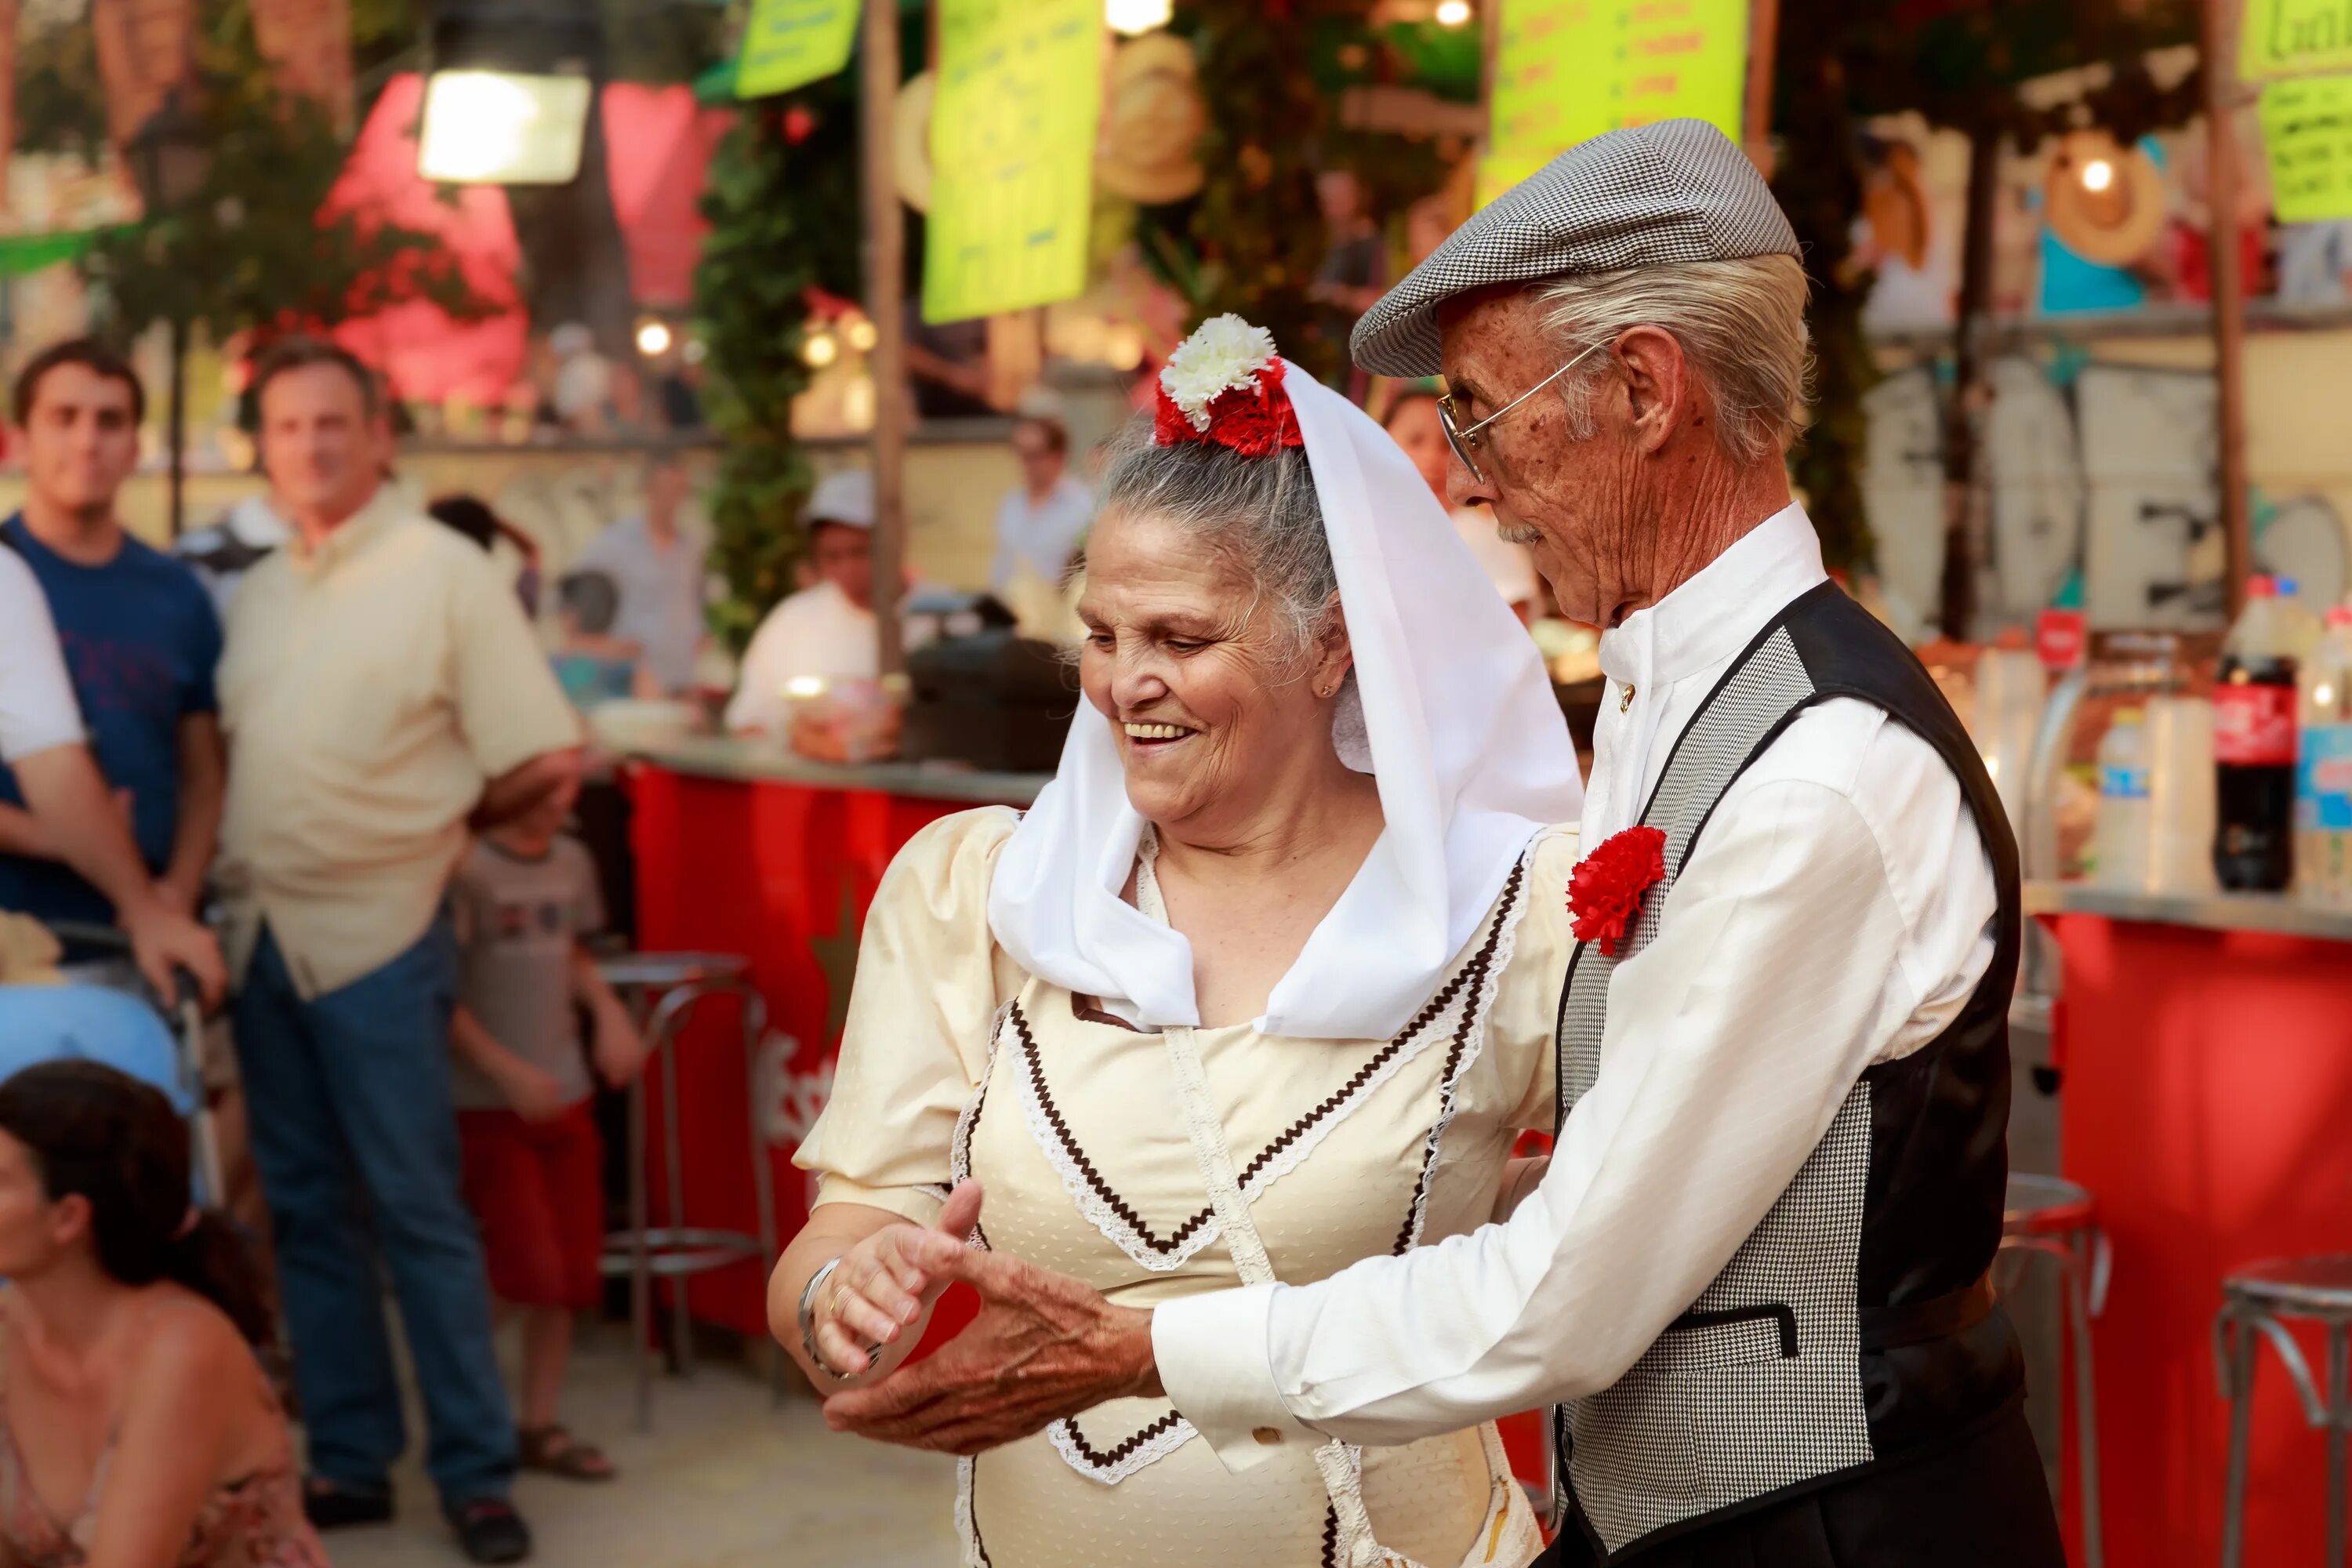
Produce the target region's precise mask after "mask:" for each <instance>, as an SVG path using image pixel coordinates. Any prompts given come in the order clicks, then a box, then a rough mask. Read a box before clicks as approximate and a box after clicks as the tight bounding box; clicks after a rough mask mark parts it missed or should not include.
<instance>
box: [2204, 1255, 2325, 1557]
mask: <svg viewBox="0 0 2352 1568" xmlns="http://www.w3.org/2000/svg"><path fill="white" fill-rule="evenodd" d="M2290 1321H2302V1322H2310V1323H2318V1324H2321V1325H2323V1326H2324V1328H2325V1329H2326V1334H2327V1392H2326V1395H2325V1396H2324V1397H2323V1396H2322V1394H2321V1393H2320V1390H2319V1385H2318V1384H2316V1383H2315V1382H2314V1381H2313V1379H2312V1375H2311V1363H2309V1362H2307V1361H2305V1359H2304V1356H2303V1349H2302V1347H2301V1346H2299V1345H2297V1344H2296V1343H2295V1342H2294V1335H2293V1334H2291V1333H2289V1332H2288V1331H2287V1329H2286V1325H2287V1323H2288V1322H2290ZM2258 1334H2259V1335H2260V1336H2261V1337H2262V1338H2263V1339H2266V1340H2268V1341H2270V1342H2271V1346H2272V1348H2273V1349H2274V1350H2276V1351H2277V1352H2278V1357H2279V1360H2280V1361H2282V1362H2284V1363H2285V1364H2286V1374H2287V1380H2288V1381H2289V1382H2291V1383H2293V1384H2294V1392H2295V1396H2296V1397H2297V1398H2299V1399H2301V1400H2302V1401H2303V1414H2304V1419H2305V1420H2306V1421H2308V1422H2310V1423H2311V1425H2313V1426H2321V1427H2325V1428H2326V1431H2327V1562H2328V1563H2329V1564H2330V1565H2331V1568H2336V1565H2339V1564H2341V1563H2343V1562H2344V1554H2345V1549H2346V1548H2347V1545H2352V1521H2347V1506H2346V1485H2347V1479H2346V1475H2345V1459H2346V1456H2347V1448H2348V1447H2352V1256H2345V1255H2335V1256H2324V1257H2318V1258H2279V1259H2276V1260H2274V1261H2272V1262H2268V1263H2257V1264H2254V1265H2253V1266H2252V1267H2251V1268H2241V1269H2240V1270H2238V1271H2237V1272H2236V1273H2235V1274H2232V1275H2231V1276H2230V1277H2229V1278H2228V1279H2224V1280H2223V1281H2221V1314H2220V1315H2219V1316H2218V1317H2216V1318H2215V1319H2214V1320H2213V1355H2214V1365H2215V1368H2216V1370H2217V1371H2219V1372H2220V1373H2221V1397H2222V1398H2224V1399H2226V1400H2228V1401H2229V1402H2230V1479H2229V1490H2228V1492H2227V1494H2226V1495H2225V1496H2224V1498H2223V1500H2222V1505H2221V1564H2222V1568H2238V1563H2239V1560H2240V1553H2241V1552H2242V1548H2243V1543H2244V1538H2245V1529H2246V1459H2247V1455H2248V1451H2249V1449H2250V1448H2251V1447H2252V1442H2253V1433H2254V1339H2255V1336H2256V1335H2258Z"/></svg>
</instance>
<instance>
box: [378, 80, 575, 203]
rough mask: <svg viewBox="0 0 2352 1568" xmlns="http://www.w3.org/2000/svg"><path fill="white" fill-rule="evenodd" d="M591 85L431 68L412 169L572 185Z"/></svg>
mask: <svg viewBox="0 0 2352 1568" xmlns="http://www.w3.org/2000/svg"><path fill="white" fill-rule="evenodd" d="M591 90H592V89H591V87H590V83H589V80H588V79H587V78H586V77H584V76H525V75H521V74H519V73H517V72H514V71H489V70H446V71H435V72H434V73H433V76H432V79H430V80H429V81H428V82H427V83H426V84H425V132H424V135H423V136H422V137H421V138H420V146H419V148H418V153H417V159H416V169H417V173H419V174H422V175H424V176H425V178H426V179H428V180H432V181H435V182H436V183H439V184H453V185H562V184H570V183H571V182H572V178H573V177H574V176H575V175H577V174H579V173H580V148H581V143H582V142H583V141H584V140H585V138H586V135H587V131H588V102H589V94H590V91H591Z"/></svg>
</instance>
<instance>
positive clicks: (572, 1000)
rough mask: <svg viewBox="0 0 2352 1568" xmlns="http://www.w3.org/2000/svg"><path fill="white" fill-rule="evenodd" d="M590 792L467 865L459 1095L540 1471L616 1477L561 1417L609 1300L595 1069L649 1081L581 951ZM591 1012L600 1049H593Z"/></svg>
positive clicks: (622, 1015)
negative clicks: (518, 1316) (576, 1366)
mask: <svg viewBox="0 0 2352 1568" xmlns="http://www.w3.org/2000/svg"><path fill="white" fill-rule="evenodd" d="M577 794H578V786H577V785H576V784H574V785H571V786H567V787H566V788H565V789H563V790H562V792H560V793H559V794H557V795H551V796H550V797H549V798H548V799H547V800H545V801H543V802H541V804H540V805H538V806H537V807H535V808H534V809H533V810H532V811H531V812H530V814H529V815H527V816H523V817H520V818H519V819H518V820H516V821H514V822H512V823H509V824H508V825H507V826H503V827H499V828H495V829H493V830H492V831H491V832H490V833H489V834H488V836H487V837H484V838H482V839H479V840H478V841H477V842H476V843H475V845H474V846H473V847H472V849H471V850H469V851H468V852H467V856H466V858H465V861H464V862H463V863H462V864H461V865H460V866H459V867H458V869H457V880H456V882H455V883H454V884H453V886H452V889H451V901H452V904H453V906H454V910H455V913H456V916H457V940H458V944H459V947H460V949H461V951H462V952H463V955H464V958H463V963H464V967H463V971H462V974H461V978H460V982H459V987H458V996H457V1001H458V1005H457V1013H456V1016H454V1017H453V1018H452V1020H451V1022H450V1027H449V1036H450V1044H451V1046H452V1047H454V1050H455V1055H456V1059H455V1060H454V1061H453V1062H452V1063H451V1064H450V1066H451V1072H450V1078H451V1085H450V1087H451V1089H452V1091H453V1093H454V1096H455V1099H456V1100H457V1131H458V1136H459V1139H460V1141H461V1142H462V1144H463V1147H464V1151H465V1185H466V1201H467V1204H468V1205H471V1206H472V1208H473V1210H474V1213H475V1215H476V1216H477V1217H478V1219H479V1220H480V1222H481V1226H482V1251H483V1253H484V1255H485V1257H486V1258H488V1264H489V1272H490V1290H491V1293H492V1294H493V1295H495V1296H497V1297H498V1299H499V1300H500V1301H501V1302H505V1303H507V1304H509V1305H510V1306H512V1307H515V1308H518V1309H520V1311H521V1313H522V1388H521V1390H520V1398H519V1399H518V1401H517V1408H516V1412H515V1415H516V1429H517V1436H518V1438H519V1439H520V1456H519V1457H520V1461H521V1463H522V1465H523V1467H524V1468H526V1469H539V1470H547V1471H550V1472H552V1473H553V1474H556V1475H560V1476H567V1477H570V1478H572V1479H575V1480H593V1481H601V1480H609V1479H611V1478H612V1476H613V1473H614V1471H613V1466H612V1463H611V1461H610V1460H608V1459H606V1458H604V1455H603V1454H601V1453H599V1452H598V1451H597V1450H596V1449H595V1448H594V1447H592V1446H590V1445H589V1444H586V1443H583V1442H580V1441H578V1440H576V1439H574V1438H573V1437H572V1435H571V1434H570V1433H568V1432H566V1431H565V1430H564V1429H563V1427H562V1426H561V1425H560V1424H559V1423H558V1422H557V1420H556V1418H555V1404H556V1397H557V1395H558V1394H559V1393H561V1391H562V1386H563V1369H564V1363H565V1362H566V1361H567V1360H568V1359H569V1358H570V1356H571V1352H572V1313H573V1312H574V1311H576V1310H579V1309H581V1308H583V1307H593V1306H594V1305H595V1304H596V1303H597V1300H599V1298H600V1297H601V1295H602V1294H603V1288H604V1281H603V1278H602V1276H601V1274H600V1272H599V1269H598V1260H599V1258H600V1255H601V1254H602V1252H603V1250H604V1148H603V1142H602V1141H601V1140H600V1139H599V1138H598V1137H597V1135H596V1123H595V1121H594V1119H593V1116H592V1115H591V1113H590V1105H589V1101H590V1099H591V1097H592V1096H593V1093H594V1091H595V1083H594V1081H593V1079H591V1078H590V1076H589V1062H588V1057H589V1054H591V1053H593V1058H594V1061H595V1068H596V1071H597V1072H598V1073H599V1074H601V1075H602V1076H603V1078H604V1080H605V1081H606V1082H607V1083H610V1084H612V1085H614V1086H615V1087H618V1086H619V1085H621V1084H624V1083H626V1082H627V1081H628V1080H629V1079H633V1078H635V1076H636V1074H637V1070H638V1068H640V1067H641V1066H642V1065H643V1064H644V1059H645V1046H644V1044H643V1042H642V1041H640V1040H639V1039H638V1037H637V1031H636V1027H635V1025H634V1024H633V1023H632V1022H631V1021H630V1018H629V1015H628V1012H627V1010H626V1009H625V1008H624V1007H623V1006H622V1005H621V1004H620V1000H619V998H617V997H616V996H614V994H613V990H612V987H610V986H609V985H607V984H604V978H603V976H601V975H600V974H598V973H596V966H595V963H594V962H593V960H591V959H590V957H589V956H588V953H587V951H586V950H585V949H584V948H583V947H582V945H581V938H582V937H583V936H585V935H587V934H589V933H590V932H593V931H595V930H597V929H598V928H599V927H600V926H602V925H603V924H604V910H603V908H602V904H601V900H599V899H598V897H597V894H596V871H595V867H594V864H593V862H592V861H591V860H590V859H589V858H588V851H587V850H586V849H585V848H583V847H582V846H581V844H580V843H579V841H578V840H576V839H573V838H571V837H565V836H564V834H563V833H562V826H563V823H564V819H565V817H566V816H568V815H569V814H570V813H571V810H572V800H573V798H574V796H576V795H577ZM583 1006H584V1007H586V1008H587V1010H588V1013H589V1016H590V1019H591V1020H592V1022H593V1036H592V1040H593V1044H592V1046H591V1053H583V1051H582V1049H581V1040H580V1027H579V1009H580V1008H581V1007H583Z"/></svg>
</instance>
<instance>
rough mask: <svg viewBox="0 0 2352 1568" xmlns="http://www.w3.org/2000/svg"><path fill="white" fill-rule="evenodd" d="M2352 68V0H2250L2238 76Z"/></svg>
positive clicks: (2240, 34)
mask: <svg viewBox="0 0 2352 1568" xmlns="http://www.w3.org/2000/svg"><path fill="white" fill-rule="evenodd" d="M2340 70H2352V0H2246V14H2245V18H2244V20H2243V22H2242V25H2241V26H2240V27H2239V29H2238V75H2239V76H2241V77H2242V78H2243V79H2246V80H2247V81H2261V80H2263V79H2266V78H2269V77H2274V76H2300V75H2305V74H2307V73H2309V72H2312V71H2340Z"/></svg>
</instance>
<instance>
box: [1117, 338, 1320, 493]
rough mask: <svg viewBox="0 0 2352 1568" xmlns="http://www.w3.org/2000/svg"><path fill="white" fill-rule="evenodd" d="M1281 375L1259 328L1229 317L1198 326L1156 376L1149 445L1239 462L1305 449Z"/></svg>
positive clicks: (1271, 344) (1271, 342)
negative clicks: (1217, 450) (1184, 446)
mask: <svg viewBox="0 0 2352 1568" xmlns="http://www.w3.org/2000/svg"><path fill="white" fill-rule="evenodd" d="M1282 373H1283V365H1282V360H1281V358H1280V357H1279V356H1278V355H1276V353H1275V352H1274V339H1273V338H1272V337H1271V336H1270V335H1269V334H1268V333H1267V332H1266V330H1265V328H1264V327H1254V326H1252V325H1250V324H1249V323H1248V322H1247V321H1243V320H1242V319H1241V318H1240V317H1239V316H1234V315H1224V316H1217V317H1213V318H1212V319H1211V320H1209V321H1203V322H1202V323H1201V325H1200V326H1199V327H1198V328H1197V329H1195V330H1194V331H1193V333H1192V336H1191V337H1189V338H1186V339H1185V340H1184V341H1183V342H1181V343H1179V344H1178V345H1177V347H1176V352H1175V353H1172V354H1171V355H1169V356H1168V365H1167V368H1166V369H1164V370H1162V371H1161V372H1160V381H1159V384H1158V386H1157V388H1156V389H1155V390H1156V392H1157V394H1158V395H1157V397H1156V399H1155V400H1154V404H1153V408H1152V419H1151V438H1152V440H1153V441H1155V442H1157V443H1158V444H1159V445H1160V446H1162V447H1173V446H1177V445H1180V444H1181V443H1184V442H1188V441H1197V442H1202V443H1213V444H1214V445H1216V446H1220V447H1231V448H1232V449H1233V450H1234V451H1236V452H1239V453H1240V454H1242V456H1244V457H1245V458H1263V457H1265V455H1266V454H1267V453H1269V452H1273V451H1276V450H1278V449H1279V448H1281V447H1303V446H1305V445H1306V444H1307V443H1306V437H1304V436H1302V435H1300V434H1299V430H1298V416H1297V414H1295V413H1294V412H1292V410H1291V406H1290V395H1289V394H1287V393H1286V392H1285V391H1284V390H1283V388H1282Z"/></svg>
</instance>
